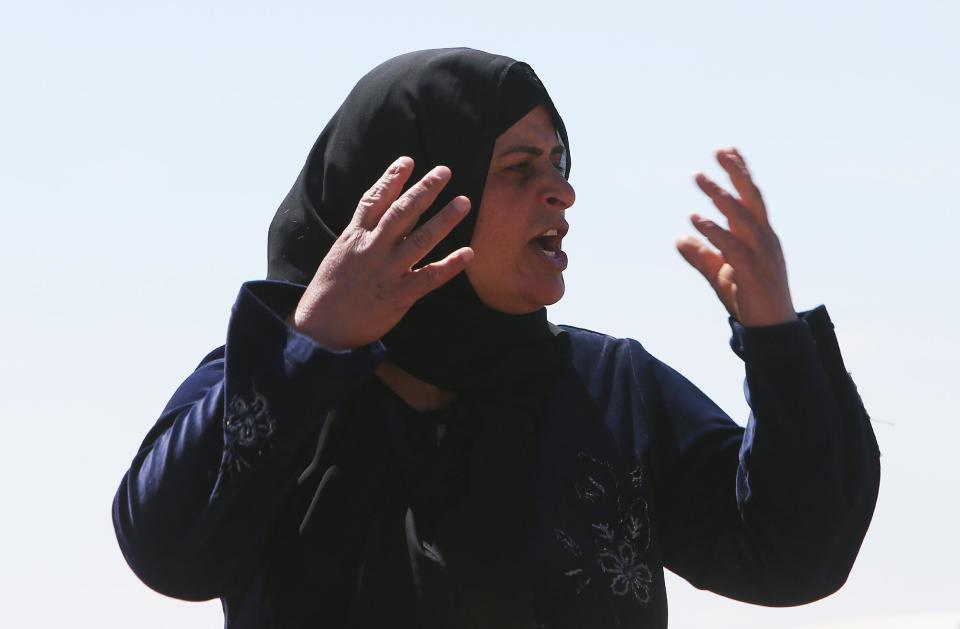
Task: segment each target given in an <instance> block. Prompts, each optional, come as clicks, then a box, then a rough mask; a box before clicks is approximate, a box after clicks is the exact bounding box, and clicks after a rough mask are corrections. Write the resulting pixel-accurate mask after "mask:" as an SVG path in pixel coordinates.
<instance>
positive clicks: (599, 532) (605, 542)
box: [554, 453, 653, 604]
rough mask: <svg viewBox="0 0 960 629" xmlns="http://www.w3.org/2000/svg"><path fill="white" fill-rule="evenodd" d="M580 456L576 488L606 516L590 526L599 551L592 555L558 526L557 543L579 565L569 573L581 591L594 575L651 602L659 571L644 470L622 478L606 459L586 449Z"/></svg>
mask: <svg viewBox="0 0 960 629" xmlns="http://www.w3.org/2000/svg"><path fill="white" fill-rule="evenodd" d="M577 458H578V460H579V462H580V467H581V470H580V472H581V479H580V481H579V482H577V483H576V484H575V486H574V491H575V492H576V494H577V497H578V498H579V499H580V501H581V502H582V503H584V504H585V505H590V510H591V511H594V512H596V513H597V515H598V516H599V518H600V519H599V520H598V521H596V522H594V523H593V524H591V525H590V528H591V529H592V531H593V534H592V536H591V539H590V542H592V546H593V549H594V551H595V553H596V554H595V555H594V556H592V557H591V556H588V555H587V554H586V553H585V552H584V550H583V545H582V544H581V543H579V542H578V541H577V540H575V539H574V538H573V537H572V536H571V535H570V534H569V533H567V532H566V531H564V530H563V529H559V528H557V529H554V535H555V537H556V539H557V541H558V542H559V543H560V546H561V547H562V548H563V549H564V551H565V552H566V553H567V555H568V556H569V557H570V558H571V559H572V560H573V563H574V565H575V567H573V568H572V569H570V570H567V571H565V573H564V574H565V575H566V576H567V577H570V578H572V579H574V580H575V582H576V584H577V594H578V595H579V594H580V593H581V592H583V591H584V590H585V589H586V588H587V587H589V586H590V584H591V582H592V581H593V580H594V577H597V576H601V577H604V578H600V579H597V580H596V583H604V584H606V585H607V586H608V587H609V589H610V591H611V592H612V593H613V594H614V595H616V596H623V597H632V598H633V600H635V601H636V602H637V603H640V604H645V603H647V602H649V601H650V585H651V584H652V582H653V573H652V572H651V570H650V567H649V565H647V563H646V562H645V561H644V560H645V559H646V554H647V551H648V550H649V549H650V516H649V514H648V512H647V502H646V500H645V499H644V498H643V497H642V495H641V489H642V485H643V468H642V467H636V468H634V469H633V470H631V471H630V472H629V474H627V476H626V478H623V479H621V478H619V477H618V475H617V473H616V471H615V470H614V469H613V466H611V465H610V464H608V463H606V462H604V461H601V460H599V459H596V458H594V457H592V456H590V455H588V454H584V453H580V454H579V455H578V457H577ZM594 565H595V566H596V567H593V566H594ZM597 568H599V570H597Z"/></svg>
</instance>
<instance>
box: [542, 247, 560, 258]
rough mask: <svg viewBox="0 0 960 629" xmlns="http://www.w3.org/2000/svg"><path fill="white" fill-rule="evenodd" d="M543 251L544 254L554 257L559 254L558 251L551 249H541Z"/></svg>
mask: <svg viewBox="0 0 960 629" xmlns="http://www.w3.org/2000/svg"><path fill="white" fill-rule="evenodd" d="M541 251H543V254H544V255H545V256H547V257H548V258H553V257H556V255H557V252H556V251H550V250H549V249H541Z"/></svg>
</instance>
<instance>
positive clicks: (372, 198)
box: [353, 156, 413, 230]
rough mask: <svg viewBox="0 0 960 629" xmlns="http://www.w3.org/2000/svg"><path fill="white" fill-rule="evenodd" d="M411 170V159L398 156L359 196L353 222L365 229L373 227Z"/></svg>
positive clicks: (401, 187) (401, 188)
mask: <svg viewBox="0 0 960 629" xmlns="http://www.w3.org/2000/svg"><path fill="white" fill-rule="evenodd" d="M412 172H413V160H412V159H410V158H409V157H406V156H404V157H399V158H397V160H396V161H394V162H393V163H392V164H390V166H389V167H388V168H387V170H386V171H384V173H383V175H381V176H380V179H378V180H377V183H375V184H373V186H372V187H371V188H370V189H369V190H367V191H366V192H365V193H364V194H363V197H361V198H360V203H359V205H357V211H356V212H355V213H354V215H353V220H354V222H356V223H357V224H358V225H360V226H361V227H363V228H365V229H368V230H372V229H374V228H375V227H376V226H377V223H379V222H380V218H381V217H382V216H383V214H384V212H386V211H387V208H389V207H390V204H391V203H393V201H394V200H395V199H396V198H397V197H398V196H399V195H400V191H401V190H403V184H405V183H407V179H409V178H410V173H412Z"/></svg>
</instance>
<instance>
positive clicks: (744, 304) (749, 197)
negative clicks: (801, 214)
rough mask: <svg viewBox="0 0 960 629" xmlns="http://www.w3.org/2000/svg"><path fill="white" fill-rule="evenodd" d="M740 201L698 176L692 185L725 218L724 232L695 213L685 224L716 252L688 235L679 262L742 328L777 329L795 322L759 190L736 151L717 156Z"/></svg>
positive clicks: (781, 262)
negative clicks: (704, 284)
mask: <svg viewBox="0 0 960 629" xmlns="http://www.w3.org/2000/svg"><path fill="white" fill-rule="evenodd" d="M717 161H718V162H719V163H720V166H722V167H723V169H724V170H725V171H726V172H727V174H728V175H729V176H730V181H731V182H732V183H733V187H734V189H735V190H736V192H737V194H738V195H739V198H737V197H735V196H733V195H732V194H730V193H729V192H727V191H726V190H724V189H723V188H721V187H720V186H719V185H717V184H716V183H714V182H713V181H712V180H710V179H709V178H708V177H707V176H706V175H704V174H703V173H697V175H696V182H697V185H698V186H699V187H700V189H701V190H703V192H704V194H706V195H707V196H708V197H710V200H711V201H713V204H714V205H715V206H716V207H717V209H718V210H720V213H721V214H723V215H724V216H725V217H726V218H727V222H728V225H729V227H728V229H724V228H723V227H721V226H720V225H717V224H716V223H715V222H713V221H711V220H709V219H705V218H703V217H701V216H700V215H698V214H691V215H690V222H691V223H693V226H694V227H695V228H696V230H697V231H699V232H700V233H701V234H703V236H704V237H705V238H706V239H707V240H708V241H709V242H710V243H711V244H712V245H713V246H714V247H716V248H717V249H718V250H719V251H715V250H714V249H712V248H711V247H710V246H708V245H707V244H705V243H704V242H703V241H701V240H699V239H698V238H695V237H693V236H683V237H681V238H680V239H678V240H677V249H678V250H679V251H680V254H681V255H682V256H683V257H684V259H685V260H686V261H687V262H689V263H690V265H691V266H693V267H694V268H695V269H697V270H698V271H700V273H701V274H702V275H703V277H704V278H706V280H707V281H708V282H709V283H710V286H712V287H713V290H714V291H715V292H716V293H717V297H719V298H720V301H721V302H722V303H723V305H724V307H725V308H726V309H727V312H729V313H730V315H731V316H733V318H735V319H736V320H738V321H739V322H740V323H742V324H743V325H745V326H764V325H776V324H778V323H786V322H788V321H794V320H796V318H797V315H796V312H795V311H794V309H793V301H792V299H791V298H790V287H789V285H788V283H787V266H786V262H785V260H784V258H783V250H782V249H781V248H780V239H779V238H777V235H776V233H774V231H773V228H772V227H771V226H770V222H769V220H768V218H767V208H766V206H765V205H764V202H763V198H762V197H761V196H760V190H759V189H757V186H756V185H755V184H754V183H753V179H752V178H751V176H750V171H748V170H747V165H746V163H745V162H744V161H743V157H741V155H740V153H739V152H738V151H737V149H734V148H730V149H721V150H719V151H717Z"/></svg>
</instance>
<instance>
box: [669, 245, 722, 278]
mask: <svg viewBox="0 0 960 629" xmlns="http://www.w3.org/2000/svg"><path fill="white" fill-rule="evenodd" d="M677 251H679V252H680V255H681V256H683V259H684V260H686V261H687V262H688V263H689V264H690V266H692V267H693V268H695V269H696V270H697V271H699V272H700V274H701V275H702V276H703V277H704V279H706V280H707V282H709V283H710V285H711V286H715V285H716V280H717V274H718V273H719V272H720V268H721V267H722V266H723V265H724V262H725V260H724V259H723V256H722V255H721V254H719V253H717V251H716V250H714V249H712V248H711V247H709V246H708V245H707V244H706V243H704V242H703V241H702V240H700V239H699V238H694V237H693V236H682V237H680V238H678V239H677Z"/></svg>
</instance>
